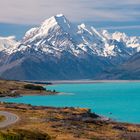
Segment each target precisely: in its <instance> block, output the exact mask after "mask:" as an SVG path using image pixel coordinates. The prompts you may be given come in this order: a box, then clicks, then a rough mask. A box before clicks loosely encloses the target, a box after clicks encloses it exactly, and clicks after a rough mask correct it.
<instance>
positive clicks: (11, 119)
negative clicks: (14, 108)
mask: <svg viewBox="0 0 140 140" xmlns="http://www.w3.org/2000/svg"><path fill="white" fill-rule="evenodd" d="M0 115H2V116H5V118H6V119H5V120H4V121H2V122H0V128H4V127H7V126H9V125H11V124H14V123H16V122H17V121H18V120H19V117H18V116H17V115H16V114H13V113H10V112H7V111H0Z"/></svg>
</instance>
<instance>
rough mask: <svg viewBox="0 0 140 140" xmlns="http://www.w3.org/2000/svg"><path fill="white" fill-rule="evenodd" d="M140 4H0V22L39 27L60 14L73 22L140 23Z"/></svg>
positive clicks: (71, 0)
mask: <svg viewBox="0 0 140 140" xmlns="http://www.w3.org/2000/svg"><path fill="white" fill-rule="evenodd" d="M139 6H140V0H121V2H118V1H116V0H0V22H6V23H18V24H38V23H40V22H41V21H43V20H44V19H46V18H49V17H50V16H53V15H56V14H58V13H63V14H64V15H66V16H67V17H68V18H69V19H70V20H72V21H75V22H77V21H80V20H83V19H84V20H89V21H130V20H131V21H133V20H136V19H138V18H139V19H140V10H139V8H138V7H139Z"/></svg>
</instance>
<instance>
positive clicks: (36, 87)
mask: <svg viewBox="0 0 140 140" xmlns="http://www.w3.org/2000/svg"><path fill="white" fill-rule="evenodd" d="M24 88H25V89H31V90H46V89H45V88H44V87H42V86H37V85H32V84H27V85H24Z"/></svg>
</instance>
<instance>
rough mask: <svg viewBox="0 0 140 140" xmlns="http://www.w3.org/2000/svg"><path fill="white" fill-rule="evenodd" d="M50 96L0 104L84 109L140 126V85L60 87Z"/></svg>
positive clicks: (105, 84) (109, 84)
mask: <svg viewBox="0 0 140 140" xmlns="http://www.w3.org/2000/svg"><path fill="white" fill-rule="evenodd" d="M47 89H51V90H54V89H55V90H56V91H59V92H61V94H60V95H52V96H24V97H19V98H6V99H0V100H1V101H7V102H16V103H27V104H32V105H43V106H55V107H65V106H68V107H86V108H90V109H91V110H92V111H93V112H96V113H97V114H100V115H103V116H106V117H110V118H112V119H114V120H116V121H122V122H130V123H140V83H138V82H130V83H93V84H60V85H52V86H49V87H47Z"/></svg>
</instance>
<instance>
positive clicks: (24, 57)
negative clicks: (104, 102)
mask: <svg viewBox="0 0 140 140" xmlns="http://www.w3.org/2000/svg"><path fill="white" fill-rule="evenodd" d="M139 51H140V37H128V36H127V35H126V34H124V33H120V32H115V33H113V34H111V33H109V32H108V31H106V30H103V31H97V30H96V29H95V28H94V27H91V26H88V25H85V24H80V25H75V24H72V23H71V22H70V21H69V20H68V19H66V17H65V16H64V15H62V14H59V15H56V16H53V17H51V18H49V19H47V20H45V21H44V22H43V23H42V24H41V25H40V26H38V27H34V28H32V29H30V30H29V31H27V32H26V34H25V36H24V37H23V39H22V40H21V41H19V42H16V41H15V40H14V39H13V38H7V39H5V40H4V39H0V53H3V52H4V53H5V54H6V56H5V57H4V60H5V63H1V67H0V74H1V76H3V77H6V78H7V77H9V76H10V77H11V78H12V79H24V80H25V79H39V80H42V79H43V80H46V79H81V78H93V77H94V76H95V75H96V74H97V73H99V72H102V71H104V70H105V69H108V68H110V67H115V66H116V65H118V64H121V63H123V62H124V61H126V60H127V59H129V58H130V57H131V56H132V55H134V54H135V53H137V52H139ZM1 58H3V56H2V57H1ZM1 60H2V61H3V59H1ZM11 75H12V76H11Z"/></svg>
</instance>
